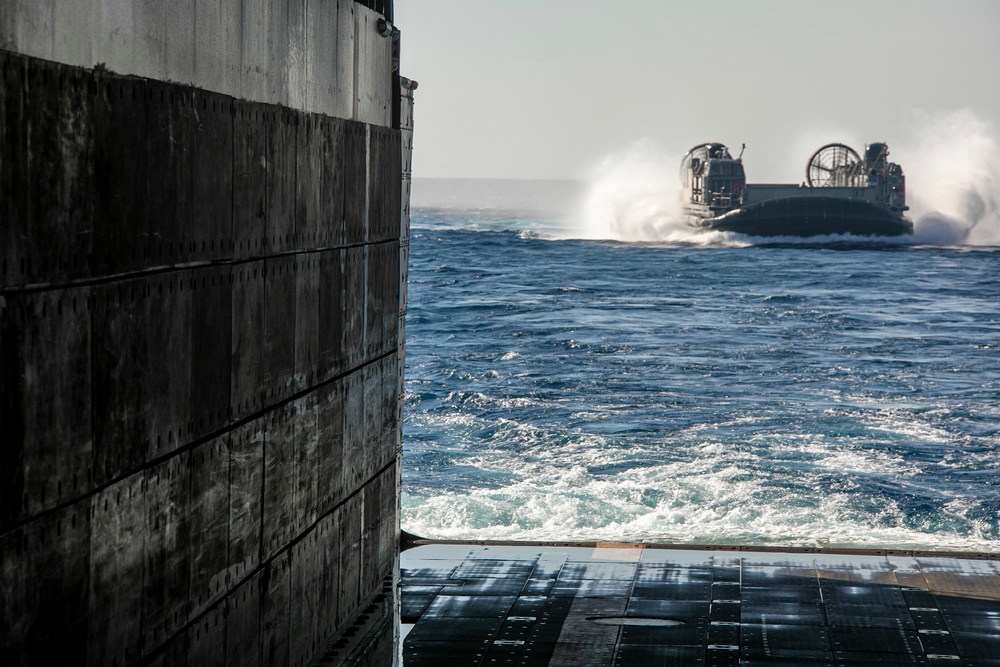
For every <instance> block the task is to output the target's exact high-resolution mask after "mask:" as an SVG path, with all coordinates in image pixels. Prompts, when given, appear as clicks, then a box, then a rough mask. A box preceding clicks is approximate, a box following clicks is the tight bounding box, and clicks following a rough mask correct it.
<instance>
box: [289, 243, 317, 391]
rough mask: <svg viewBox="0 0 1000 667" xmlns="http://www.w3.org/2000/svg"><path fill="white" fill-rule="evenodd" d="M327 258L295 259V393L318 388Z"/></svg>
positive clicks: (304, 256)
mask: <svg viewBox="0 0 1000 667" xmlns="http://www.w3.org/2000/svg"><path fill="white" fill-rule="evenodd" d="M322 260H323V255H321V254H320V253H307V254H301V255H296V256H295V324H294V332H295V374H294V378H295V381H294V389H295V391H302V390H303V389H306V388H307V387H312V386H315V384H316V383H317V382H319V381H321V380H322V379H323V378H317V376H316V371H317V367H318V366H319V344H320V335H321V334H320V317H321V314H322V307H321V306H320V272H321V268H320V262H321V261H322Z"/></svg>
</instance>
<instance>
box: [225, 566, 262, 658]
mask: <svg viewBox="0 0 1000 667" xmlns="http://www.w3.org/2000/svg"><path fill="white" fill-rule="evenodd" d="M260 583H261V576H260V574H259V573H257V574H254V575H253V576H252V577H250V579H249V580H247V581H246V582H245V583H244V584H243V585H242V586H240V587H239V588H237V589H236V590H234V591H233V593H232V595H230V596H229V597H227V598H226V602H225V605H226V664H228V665H240V666H241V667H255V666H256V665H259V664H260V639H259V638H260V634H261V632H260V630H261V628H260Z"/></svg>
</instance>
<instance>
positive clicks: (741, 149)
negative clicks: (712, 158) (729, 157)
mask: <svg viewBox="0 0 1000 667" xmlns="http://www.w3.org/2000/svg"><path fill="white" fill-rule="evenodd" d="M746 149H747V145H746V144H741V145H740V154H739V157H737V158H736V161H737V162H739V161H741V160H742V159H743V151H745V150H746Z"/></svg>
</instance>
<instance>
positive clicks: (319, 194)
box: [0, 2, 412, 666]
mask: <svg viewBox="0 0 1000 667" xmlns="http://www.w3.org/2000/svg"><path fill="white" fill-rule="evenodd" d="M15 4H16V3H15ZM331 4H332V2H331ZM341 4H342V3H341ZM306 5H310V3H305V4H304V5H303V6H306ZM5 6H7V5H5ZM357 11H358V12H359V13H360V12H368V10H367V9H362V8H359V9H358V10H357ZM353 20H354V21H357V20H358V19H357V17H356V16H355V17H354V19H353ZM0 76H2V84H3V85H2V87H0V663H2V664H4V665H11V666H13V665H28V664H49V663H52V664H64V665H70V664H93V665H115V664H117V665H124V664H191V665H195V664H207V663H208V662H210V661H217V662H219V663H223V662H224V663H228V664H239V665H256V664H261V665H263V664H267V665H272V664H277V665H291V666H299V665H305V664H308V663H309V662H310V661H312V660H314V659H315V658H316V657H317V656H319V655H322V654H323V653H324V652H326V651H327V650H328V648H329V647H328V640H330V638H331V637H332V638H336V637H338V636H340V635H343V634H344V632H345V630H346V629H348V628H349V627H351V626H352V624H354V623H355V622H356V621H357V618H358V616H359V614H360V612H361V611H363V610H364V609H365V608H367V607H369V606H370V605H371V604H373V602H375V603H377V602H379V601H380V600H383V599H384V597H385V596H386V594H387V593H388V594H390V595H391V593H392V590H393V588H392V585H391V584H392V580H393V576H394V573H395V572H396V571H397V567H398V566H397V559H398V548H397V546H396V544H397V539H396V538H397V534H398V521H399V518H398V502H399V500H398V499H399V465H400V424H401V422H400V417H401V388H402V385H401V377H402V355H403V347H402V315H403V313H404V308H405V298H404V295H405V275H406V273H405V261H406V252H407V251H406V248H407V238H408V210H407V208H408V193H409V188H408V166H406V165H408V151H409V142H410V137H411V136H412V125H407V127H406V129H403V130H396V129H390V128H387V127H385V126H384V125H380V124H372V123H370V122H362V121H360V120H352V119H350V118H338V117H335V116H332V115H327V114H321V113H312V112H308V111H302V110H295V109H290V108H287V107H281V106H277V105H274V104H269V103H266V102H260V101H247V100H241V99H237V98H235V97H233V96H231V95H227V94H224V93H221V92H212V91H209V90H205V89H203V88H198V87H194V86H188V85H181V84H177V83H169V82H164V81H157V80H153V79H147V78H142V77H136V76H124V75H119V74H112V73H109V72H106V71H102V70H101V69H100V68H98V69H96V70H95V69H88V68H79V67H74V66H71V65H66V64H57V63H53V62H49V61H46V60H40V59H37V58H34V57H31V56H28V55H24V54H21V53H14V52H11V51H0ZM411 95H412V93H411V91H410V90H409V89H406V90H404V91H403V97H404V100H410V101H412V97H411ZM404 106H406V103H404ZM407 117H408V118H410V119H412V114H409V115H408V116H407ZM391 606H392V605H391V604H390V605H389V607H390V608H391ZM381 632H383V633H384V632H386V630H384V629H382V630H381ZM391 640H392V633H391V632H389V635H388V641H390V642H391ZM379 650H383V649H379ZM386 655H389V653H386Z"/></svg>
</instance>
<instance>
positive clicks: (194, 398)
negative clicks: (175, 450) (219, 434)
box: [188, 266, 233, 440]
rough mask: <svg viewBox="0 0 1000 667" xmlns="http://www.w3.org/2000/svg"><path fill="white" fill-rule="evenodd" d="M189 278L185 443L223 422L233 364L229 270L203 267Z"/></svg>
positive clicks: (205, 433)
mask: <svg viewBox="0 0 1000 667" xmlns="http://www.w3.org/2000/svg"><path fill="white" fill-rule="evenodd" d="M190 276H191V284H193V291H192V292H191V293H190V299H191V306H190V307H191V321H190V327H191V356H190V359H191V361H190V367H189V372H190V381H189V386H190V392H189V396H188V401H189V407H188V415H189V419H190V426H191V429H192V430H191V431H190V435H189V440H190V439H196V438H200V437H202V436H205V435H208V434H209V433H213V432H215V431H217V430H218V429H220V428H222V427H223V425H224V424H225V423H226V420H227V419H228V406H229V405H230V398H231V397H230V391H231V385H230V383H231V374H232V363H233V356H232V344H233V341H232V325H233V317H232V308H233V300H232V296H231V293H232V290H233V279H232V269H231V267H229V266H218V267H216V266H212V267H204V268H199V269H195V270H192V271H191V272H190Z"/></svg>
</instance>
